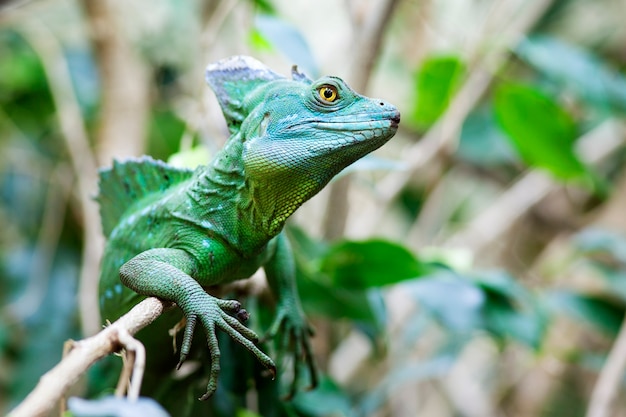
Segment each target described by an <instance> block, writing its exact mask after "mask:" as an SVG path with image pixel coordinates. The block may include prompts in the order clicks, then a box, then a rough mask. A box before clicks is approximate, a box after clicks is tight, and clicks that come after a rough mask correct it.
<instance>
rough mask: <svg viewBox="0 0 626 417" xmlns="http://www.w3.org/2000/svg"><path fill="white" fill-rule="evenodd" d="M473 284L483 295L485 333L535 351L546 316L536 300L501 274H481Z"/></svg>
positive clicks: (545, 325)
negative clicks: (511, 340)
mask: <svg viewBox="0 0 626 417" xmlns="http://www.w3.org/2000/svg"><path fill="white" fill-rule="evenodd" d="M475 283H476V284H477V285H478V286H479V287H480V288H482V290H483V291H484V293H485V295H486V300H485V304H484V307H483V312H482V313H483V320H484V326H485V329H486V330H488V331H489V332H491V333H492V334H493V335H494V336H496V337H498V338H502V339H504V338H511V339H514V340H517V341H519V342H522V343H524V344H526V345H528V346H530V347H532V348H533V349H539V347H540V345H541V341H542V340H543V336H544V334H545V331H546V328H547V324H548V316H547V314H546V313H545V312H544V311H543V309H542V308H541V305H540V303H539V302H538V300H537V299H536V298H535V297H533V295H532V294H531V293H530V292H528V290H526V288H524V287H523V286H521V285H520V284H518V283H517V282H516V280H515V279H514V278H513V277H512V276H510V275H509V274H508V273H505V272H499V271H496V272H491V273H483V274H481V275H480V276H478V277H476V278H475Z"/></svg>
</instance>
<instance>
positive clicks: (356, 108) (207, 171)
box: [98, 56, 400, 400]
mask: <svg viewBox="0 0 626 417" xmlns="http://www.w3.org/2000/svg"><path fill="white" fill-rule="evenodd" d="M206 76H207V81H208V83H209V85H210V86H211V87H212V88H213V90H214V91H215V93H216V95H217V98H218V101H219V102H220V105H221V107H222V110H223V112H224V115H225V117H226V120H227V122H228V126H229V130H230V132H231V137H230V138H229V140H228V142H227V143H226V145H225V147H224V148H223V149H222V150H221V151H220V152H219V153H218V154H217V155H216V156H215V158H214V159H213V161H212V162H211V163H210V164H209V165H206V166H201V167H199V168H197V169H196V170H195V171H186V170H180V169H176V168H173V167H169V166H167V165H165V164H164V163H161V162H157V161H154V160H151V159H149V158H146V157H144V158H142V159H135V160H130V161H128V162H123V163H117V162H116V163H115V164H114V166H113V168H111V169H108V170H104V171H102V172H101V180H100V194H99V197H98V200H99V202H100V206H101V214H102V219H103V228H104V232H105V234H106V235H107V237H108V242H107V246H106V250H105V255H104V260H103V267H102V274H101V278H100V303H101V308H102V312H103V318H104V319H108V320H115V319H117V318H118V317H119V316H121V315H122V314H123V313H125V312H126V311H128V309H129V308H130V307H131V306H132V305H134V304H136V303H137V302H138V301H140V300H141V298H142V296H155V297H158V298H161V299H164V300H169V301H173V302H175V303H176V304H177V305H178V307H179V308H180V309H181V310H182V312H183V314H184V316H185V317H186V319H187V320H186V327H185V331H184V335H183V342H182V346H181V353H180V362H179V366H180V364H182V362H183V361H184V360H185V359H186V357H187V355H188V354H189V351H190V347H191V340H192V336H193V332H194V329H195V327H196V325H197V324H199V325H200V326H201V327H202V329H203V330H204V332H205V334H206V337H207V339H208V349H209V351H210V357H211V368H210V369H211V370H210V375H209V382H208V385H207V391H206V393H205V394H204V395H203V396H202V397H201V399H202V400H205V399H207V398H209V397H210V396H211V394H213V393H214V392H215V390H216V388H217V380H218V374H219V371H220V360H219V358H220V350H219V346H218V342H217V337H216V333H215V332H216V329H218V328H219V329H221V330H223V331H224V332H226V333H227V334H228V335H230V336H231V337H232V338H233V339H235V340H236V341H237V342H239V343H241V344H242V345H243V346H245V347H246V348H247V349H248V350H249V351H250V352H251V353H252V354H253V355H254V356H255V357H256V358H257V359H258V360H259V361H260V362H261V363H262V364H263V365H264V366H265V367H267V368H268V369H270V370H271V371H272V372H275V365H274V362H273V361H272V359H271V358H270V357H268V356H267V355H266V354H264V353H263V352H262V351H261V350H260V349H259V348H258V347H257V346H256V342H257V341H258V338H257V336H256V335H255V333H254V332H253V331H251V330H250V329H248V328H247V327H245V326H244V325H243V324H242V323H241V322H242V321H245V319H246V318H247V313H246V312H245V310H243V309H242V308H241V305H240V303H239V302H237V301H234V300H221V299H218V298H216V297H213V296H211V295H209V294H208V293H207V292H206V291H205V290H204V288H203V287H208V286H213V285H219V284H225V283H229V282H232V281H234V280H239V279H243V278H248V277H249V276H251V275H252V274H253V273H254V272H255V271H256V270H257V269H258V268H260V267H263V268H264V270H265V273H266V276H267V279H268V282H269V285H270V287H271V289H272V291H273V293H274V295H275V297H276V300H277V313H276V318H275V320H274V322H273V324H272V325H271V327H270V329H269V331H268V337H274V336H276V335H277V334H278V333H279V332H283V333H284V335H285V336H284V337H283V340H284V341H285V345H288V346H292V347H293V349H294V352H293V353H294V355H295V358H296V360H304V361H305V362H306V364H307V366H308V368H309V370H310V373H311V385H312V386H314V385H315V384H316V383H317V380H316V376H315V375H316V372H315V365H314V361H313V354H312V350H311V346H310V343H309V337H310V336H311V335H312V329H311V327H310V326H309V324H308V323H307V321H306V318H305V316H304V314H303V312H302V308H301V306H300V300H299V298H298V295H297V290H296V282H295V266H294V261H293V257H292V255H291V249H290V246H289V242H288V240H287V239H286V237H285V236H284V235H283V234H282V233H281V230H282V228H283V225H284V224H285V221H286V220H287V218H288V217H289V216H290V215H291V214H292V213H293V212H294V211H295V210H296V209H297V208H298V207H299V206H300V205H301V204H302V203H304V202H305V201H306V200H308V199H309V198H311V197H312V196H313V195H315V194H316V193H318V192H319V191H320V190H321V189H322V188H323V187H324V186H325V185H326V184H327V183H328V182H329V181H330V180H331V178H332V177H333V176H335V175H336V174H337V173H338V172H339V171H341V170H342V169H343V168H345V167H346V166H348V165H350V164H351V163H353V162H354V161H356V160H357V159H359V158H361V157H363V156H364V155H366V154H368V153H369V152H371V151H373V150H375V149H377V148H378V147H380V146H381V145H383V144H384V143H385V142H387V141H388V140H389V139H390V138H391V137H392V136H393V135H394V134H395V132H396V130H397V126H398V123H399V121H400V113H399V112H398V110H397V109H396V108H395V107H394V106H392V105H390V104H387V103H385V102H382V101H380V100H377V99H371V98H367V97H364V96H361V95H358V94H357V93H355V92H354V91H352V90H351V89H350V88H349V87H348V86H347V85H346V84H345V83H344V82H343V81H342V80H341V79H339V78H336V77H324V78H321V79H319V80H317V81H312V80H309V79H308V78H307V77H306V76H304V75H303V74H301V73H298V72H297V70H296V69H295V68H294V69H293V71H292V79H287V78H285V77H283V76H281V75H279V74H276V73H274V72H273V71H271V70H270V69H269V68H267V67H265V66H264V65H263V64H261V63H259V62H258V61H255V60H254V59H252V58H248V57H241V56H237V57H232V58H228V59H225V60H222V61H219V62H217V63H215V64H212V65H209V67H208V68H207V72H206ZM120 281H121V283H123V284H124V285H123V286H122V285H121V284H120ZM297 368H298V366H295V372H297ZM297 379H298V378H297V374H296V378H294V383H293V385H292V388H291V393H290V394H293V393H294V392H295V390H296V387H295V381H296V380H297Z"/></svg>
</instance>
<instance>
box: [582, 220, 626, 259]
mask: <svg viewBox="0 0 626 417" xmlns="http://www.w3.org/2000/svg"><path fill="white" fill-rule="evenodd" d="M573 243H574V245H576V247H577V248H578V249H579V250H581V251H583V253H584V254H586V255H606V256H609V257H611V258H613V259H614V260H616V261H618V262H619V263H621V264H622V265H626V236H624V235H623V234H621V233H617V232H615V231H611V230H604V229H598V228H588V229H585V230H583V231H581V232H580V233H578V234H576V235H575V236H574V239H573Z"/></svg>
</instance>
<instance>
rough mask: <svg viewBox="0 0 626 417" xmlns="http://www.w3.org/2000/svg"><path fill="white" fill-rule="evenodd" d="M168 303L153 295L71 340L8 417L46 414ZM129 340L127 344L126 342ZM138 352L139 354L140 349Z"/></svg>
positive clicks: (150, 321) (165, 307) (133, 341)
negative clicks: (83, 336) (103, 325)
mask: <svg viewBox="0 0 626 417" xmlns="http://www.w3.org/2000/svg"><path fill="white" fill-rule="evenodd" d="M171 306H172V304H171V303H169V302H165V301H161V300H159V299H157V298H154V297H150V298H146V299H145V300H143V301H142V302H140V303H139V304H137V305H136V306H135V307H133V308H132V309H131V310H130V311H129V312H128V313H126V314H125V315H124V316H122V317H120V318H119V319H118V320H117V321H116V322H115V323H113V324H112V325H110V326H108V327H107V328H105V329H104V330H102V331H100V332H99V333H97V334H96V335H94V336H91V337H89V338H86V339H83V340H79V341H77V342H71V346H70V348H71V349H70V350H69V352H68V353H67V355H65V357H64V358H63V359H62V360H61V362H59V363H58V364H57V365H56V366H55V367H54V368H52V369H51V370H50V371H48V372H47V373H46V374H45V375H43V376H42V377H41V379H40V380H39V383H38V384H37V386H36V387H35V389H33V390H32V391H31V393H30V394H28V396H27V397H26V398H25V399H24V401H22V402H21V403H20V404H19V405H18V406H17V407H16V408H15V409H14V410H13V411H11V412H10V413H9V416H8V417H38V416H45V415H48V414H49V413H50V411H51V410H53V409H54V408H55V406H56V404H58V402H59V401H60V400H61V399H62V397H63V396H64V395H65V394H66V393H67V391H68V390H69V389H70V388H71V387H72V385H73V384H74V383H75V382H76V381H77V380H78V378H79V377H80V376H81V375H82V374H84V373H85V372H86V371H87V370H88V369H89V367H90V366H92V365H93V364H94V363H96V362H97V361H98V360H100V359H102V358H104V357H105V356H107V355H109V354H111V353H113V352H117V351H119V350H120V348H122V347H124V348H130V349H132V348H133V346H132V345H133V344H134V343H135V342H136V340H135V339H132V340H129V338H128V335H134V334H136V333H137V332H138V331H139V330H141V329H143V328H144V327H146V326H147V325H149V324H150V323H152V322H153V321H154V320H156V319H157V318H158V317H159V316H160V315H161V314H162V313H163V312H164V311H166V310H167V309H169V308H171ZM129 342H130V346H128V345H127V343H129ZM138 353H139V355H141V352H138ZM133 377H134V375H133ZM133 379H135V378H133ZM133 382H134V381H133ZM131 385H132V384H131ZM135 386H136V385H135ZM133 392H134V393H135V394H134V395H135V396H136V393H137V392H138V391H137V389H135V390H134V391H133Z"/></svg>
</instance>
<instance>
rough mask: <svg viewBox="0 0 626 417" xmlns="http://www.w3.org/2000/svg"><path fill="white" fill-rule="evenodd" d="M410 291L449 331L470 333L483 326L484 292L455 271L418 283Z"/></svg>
mask: <svg viewBox="0 0 626 417" xmlns="http://www.w3.org/2000/svg"><path fill="white" fill-rule="evenodd" d="M407 290H408V291H410V293H411V294H412V295H413V296H414V297H415V298H416V299H417V300H418V303H419V306H420V309H423V310H424V311H426V312H428V313H429V314H431V315H432V316H433V317H434V318H435V319H436V320H437V321H438V322H440V323H441V325H442V326H443V327H445V328H446V329H448V330H452V331H457V332H470V331H472V330H475V329H477V328H479V327H480V326H481V324H482V309H483V306H484V304H485V299H486V297H485V294H484V292H483V291H481V290H480V289H479V288H478V287H477V286H476V285H475V284H474V283H473V282H472V281H470V280H468V279H464V278H462V277H460V276H458V275H456V274H455V273H453V272H443V273H441V274H436V275H434V276H432V277H426V278H422V279H420V280H416V281H414V282H411V283H409V284H408V285H407Z"/></svg>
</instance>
